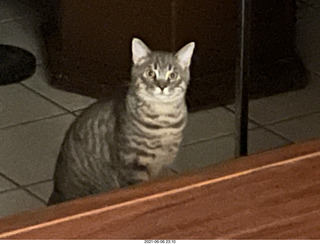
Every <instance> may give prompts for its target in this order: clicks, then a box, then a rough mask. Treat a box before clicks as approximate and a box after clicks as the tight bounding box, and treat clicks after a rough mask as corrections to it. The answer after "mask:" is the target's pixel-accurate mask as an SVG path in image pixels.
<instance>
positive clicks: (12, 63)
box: [0, 45, 36, 86]
mask: <svg viewBox="0 0 320 244" xmlns="http://www.w3.org/2000/svg"><path fill="white" fill-rule="evenodd" d="M35 70H36V58H35V56H34V55H33V54H32V53H30V52H28V51H26V50H24V49H21V48H18V47H14V46H10V45H0V85H1V86H2V85H9V84H12V83H17V82H20V81H22V80H25V79H27V78H29V77H30V76H32V75H33V74H34V72H35Z"/></svg>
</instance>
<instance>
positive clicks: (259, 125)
mask: <svg viewBox="0 0 320 244" xmlns="http://www.w3.org/2000/svg"><path fill="white" fill-rule="evenodd" d="M223 107H224V108H225V109H226V110H228V111H229V112H231V113H232V114H233V115H235V111H234V110H232V109H231V108H228V107H227V106H223ZM249 123H252V124H254V125H255V126H257V127H256V128H260V127H263V125H262V124H260V123H258V122H257V121H255V120H254V119H252V118H250V116H248V126H249ZM254 129H255V128H254Z"/></svg>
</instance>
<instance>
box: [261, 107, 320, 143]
mask: <svg viewBox="0 0 320 244" xmlns="http://www.w3.org/2000/svg"><path fill="white" fill-rule="evenodd" d="M267 128H269V129H270V130H273V131H275V132H277V133H278V134H280V135H282V136H283V137H285V138H288V139H290V140H291V141H294V142H300V141H305V140H310V139H314V138H317V137H320V113H317V114H312V115H308V116H303V117H299V118H295V119H291V120H288V121H284V122H280V123H277V124H273V125H270V126H267Z"/></svg>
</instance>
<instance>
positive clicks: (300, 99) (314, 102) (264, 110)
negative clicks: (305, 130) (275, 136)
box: [229, 74, 320, 125]
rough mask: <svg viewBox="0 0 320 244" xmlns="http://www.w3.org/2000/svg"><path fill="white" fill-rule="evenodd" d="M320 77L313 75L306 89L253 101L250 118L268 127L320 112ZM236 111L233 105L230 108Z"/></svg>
mask: <svg viewBox="0 0 320 244" xmlns="http://www.w3.org/2000/svg"><path fill="white" fill-rule="evenodd" d="M319 97H320V77H319V76H317V75H314V74H313V75H312V76H311V80H310V83H309V84H308V86H307V87H306V88H305V89H301V90H297V91H291V92H287V93H281V94H277V95H275V96H270V97H264V98H260V99H256V100H252V101H250V103H249V117H250V118H251V119H253V120H254V121H257V122H258V123H259V124H261V125H268V124H271V123H276V122H279V121H283V120H287V119H290V118H294V117H297V116H301V115H306V114H309V113H313V112H317V111H320V99H319ZM229 107H230V108H231V109H234V106H233V105H230V106H229Z"/></svg>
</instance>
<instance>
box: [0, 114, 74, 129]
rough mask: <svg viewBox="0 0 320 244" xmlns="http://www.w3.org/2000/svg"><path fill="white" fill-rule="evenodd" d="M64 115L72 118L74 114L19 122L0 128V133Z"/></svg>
mask: <svg viewBox="0 0 320 244" xmlns="http://www.w3.org/2000/svg"><path fill="white" fill-rule="evenodd" d="M64 115H73V116H74V114H72V113H67V112H66V113H61V114H56V115H52V116H49V117H45V118H39V119H35V120H31V121H25V122H21V123H18V124H13V125H8V126H4V127H1V128H0V131H1V130H6V129H10V128H13V127H16V126H23V125H28V124H32V123H36V122H40V121H43V120H49V119H54V118H57V117H61V116H64Z"/></svg>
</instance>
